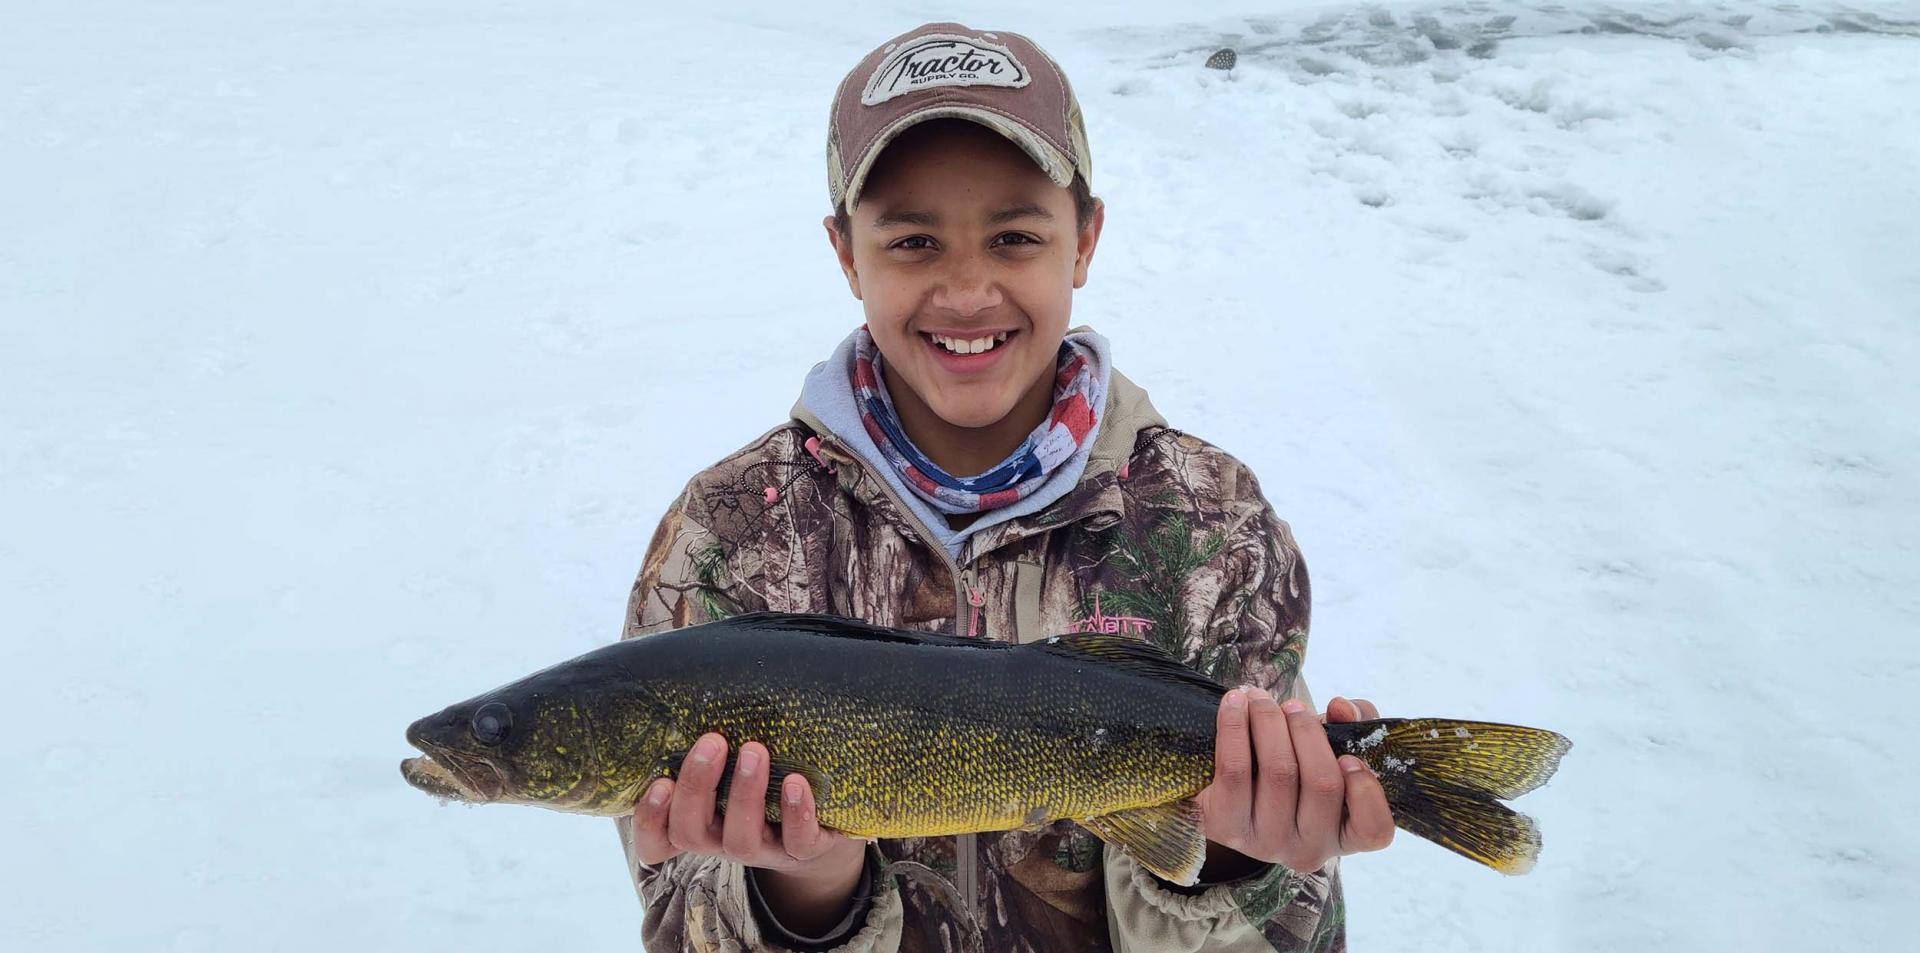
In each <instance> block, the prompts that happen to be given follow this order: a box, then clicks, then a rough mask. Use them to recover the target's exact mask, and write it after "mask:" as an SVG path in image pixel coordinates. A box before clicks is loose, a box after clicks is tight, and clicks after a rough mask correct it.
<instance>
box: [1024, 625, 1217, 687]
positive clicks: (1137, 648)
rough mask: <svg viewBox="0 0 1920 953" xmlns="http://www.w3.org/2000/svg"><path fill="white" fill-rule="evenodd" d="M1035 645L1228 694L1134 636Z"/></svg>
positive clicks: (1066, 638)
mask: <svg viewBox="0 0 1920 953" xmlns="http://www.w3.org/2000/svg"><path fill="white" fill-rule="evenodd" d="M1031 644H1032V645H1033V646H1034V647H1035V648H1037V649H1039V650H1040V651H1042V652H1047V653H1049V654H1052V655H1057V656H1060V657H1061V658H1067V659H1075V660H1087V661H1092V662H1098V663H1100V664H1102V665H1108V666H1112V667H1113V668H1118V669H1123V670H1125V671H1129V672H1134V673H1137V674H1140V675H1145V676H1147V677H1149V678H1159V679H1166V680H1169V681H1174V682H1181V683H1184V684H1187V685H1192V686H1195V687H1197V688H1204V689H1206V690H1208V691H1210V692H1212V693H1213V694H1214V696H1215V697H1219V696H1221V695H1224V694H1226V692H1227V689H1226V687H1225V686H1223V685H1221V684H1220V683H1219V682H1216V681H1214V680H1213V679H1211V678H1208V677H1206V676H1205V675H1202V674H1200V673H1199V672H1196V671H1194V670H1193V669H1190V668H1188V667H1186V666H1185V665H1182V664H1180V660H1179V659H1176V658H1174V657H1173V656H1171V655H1168V654H1167V653H1166V652H1165V651H1163V650H1162V649H1161V648H1160V647H1159V646H1157V645H1154V644H1153V643H1151V642H1148V641H1146V640H1144V639H1138V638H1134V637H1133V636H1130V635H1115V634H1112V633H1107V632H1073V633H1069V634H1067V635H1056V636H1053V637H1051V638H1046V639H1042V640H1040V641H1038V642H1034V643H1031Z"/></svg>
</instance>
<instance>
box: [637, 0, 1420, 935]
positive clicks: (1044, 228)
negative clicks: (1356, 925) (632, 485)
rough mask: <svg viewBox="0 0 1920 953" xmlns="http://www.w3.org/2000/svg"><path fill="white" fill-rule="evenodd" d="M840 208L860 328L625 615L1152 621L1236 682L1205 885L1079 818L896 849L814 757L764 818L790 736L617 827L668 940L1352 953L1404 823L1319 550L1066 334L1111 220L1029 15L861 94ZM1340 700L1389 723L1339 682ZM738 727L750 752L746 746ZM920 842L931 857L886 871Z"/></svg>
mask: <svg viewBox="0 0 1920 953" xmlns="http://www.w3.org/2000/svg"><path fill="white" fill-rule="evenodd" d="M827 152H828V156H827V167H828V180H829V190H830V193H831V197H832V199H833V200H834V203H835V210H834V214H833V215H832V216H829V217H828V218H827V219H826V220H825V222H824V225H825V227H826V231H827V238H828V240H829V242H830V243H831V244H832V246H833V249H834V253H835V255H836V257H837V258H838V260H839V263H840V268H841V271H842V272H843V274H844V275H845V277H846V280H847V284H848V287H849V289H850V290H851V291H852V292H853V295H854V297H855V298H857V299H859V300H860V301H861V303H862V307H863V309H864V311H865V316H866V323H865V325H864V326H862V327H861V328H860V329H858V330H856V331H855V332H854V333H853V334H851V335H849V336H848V337H847V339H846V340H845V341H843V342H842V343H841V345H840V347H839V348H838V350H837V351H836V353H835V354H834V355H833V356H832V358H830V359H829V360H827V361H826V362H824V363H822V364H819V365H816V366H815V367H814V369H813V371H812V372H811V373H810V374H809V375H808V377H807V380H806V383H805V386H804V388H803V390H802V392H801V396H800V400H799V402H798V403H797V404H796V405H795V406H794V408H793V410H792V414H791V417H792V419H790V420H788V421H787V422H786V423H784V424H782V425H780V426H778V427H775V428H774V429H773V430H771V431H768V432H767V433H765V434H763V435H761V436H760V437H759V438H758V439H756V440H754V441H753V442H752V443H750V444H749V445H747V446H746V447H745V448H743V449H741V450H739V451H737V452H736V453H734V454H732V455H731V456H729V457H727V458H726V459H724V460H722V461H720V462H719V463H717V464H715V465H713V466H711V467H709V468H707V469H706V470H703V471H702V472H700V473H699V474H698V475H696V476H695V477H694V478H693V480H692V481H691V482H690V483H689V484H688V485H687V487H686V489H685V491H683V492H682V494H681V495H680V497H679V498H678V499H677V500H676V501H675V502H674V504H673V505H672V507H671V508H670V510H669V511H668V513H667V515H666V517H665V518H664V519H663V520H662V521H661V524H660V527H659V529H658V530H657V531H656V532H655V534H654V537H653V541H652V544H651V546H650V547H649V549H648V553H647V556H646V560H645V564H644V566H643V568H642V570H641V572H640V577H639V580H638V581H637V582H636V584H635V586H634V589H633V594H632V599H631V601H630V603H629V607H628V616H627V623H626V631H625V635H626V636H627V637H637V636H643V635H646V634H648V633H651V632H656V631H660V630H662V629H667V628H675V627H679V626H684V625H690V624H693V623H697V622H703V621H708V620H711V619H715V618H720V617H724V616H726V615H730V614H733V613H738V612H746V611H753V610H759V609H774V610H782V611H802V612H832V613H836V614H840V615H847V616H853V617H857V618H861V619H866V620H869V621H872V622H877V623H880V624H883V625H892V626H902V627H908V628H918V629H928V630H934V631H946V632H952V633H956V634H961V635H970V636H974V637H977V638H990V639H1003V640H1008V641H1017V642H1027V641H1032V640H1035V639H1040V638H1045V637H1046V636H1049V635H1054V634H1057V633H1060V632H1066V631H1076V630H1085V629H1089V628H1095V629H1099V630H1102V631H1110V632H1112V631H1117V632H1126V633H1131V634H1136V635H1138V636H1139V637H1141V638H1144V639H1148V640H1151V641H1153V642H1155V643H1156V644H1158V645H1160V646H1162V647H1164V648H1166V649H1167V650H1168V651H1170V652H1172V653H1173V654H1174V655H1176V656H1177V657H1179V658H1181V659H1183V660H1185V661H1187V662H1188V663H1189V664H1192V665H1194V666H1195V667H1197V668H1199V669H1200V670H1201V671H1203V672H1206V673H1207V674H1209V675H1211V676H1213V677H1214V678H1216V679H1219V680H1221V681H1223V682H1225V683H1227V684H1230V685H1233V684H1239V685H1245V686H1248V687H1246V688H1243V689H1238V690H1235V691H1231V692H1228V693H1227V695H1226V697H1225V698H1224V699H1223V700H1222V703H1221V708H1220V714H1219V732H1218V735H1219V737H1218V740H1217V742H1216V751H1215V779H1214V782H1213V784H1212V785H1211V786H1209V787H1208V788H1207V789H1206V791H1204V792H1202V794H1201V796H1200V803H1201V806H1202V811H1203V817H1204V820H1203V829H1204V831H1205V833H1206V835H1207V838H1208V840H1209V842H1210V843H1209V846H1208V854H1207V861H1206V865H1205V868H1204V869H1203V870H1202V872H1201V880H1200V884H1199V885H1198V886H1196V887H1192V888H1180V887H1176V886H1173V885H1171V884H1168V883H1165V882H1162V881H1160V880H1158V879H1157V878H1155V877H1154V876H1153V875H1151V874H1149V873H1147V872H1146V871H1144V870H1143V869H1141V868H1140V867H1139V866H1138V865H1136V864H1134V863H1133V862H1132V860H1131V859H1130V858H1129V857H1127V856H1126V855H1125V854H1124V853H1123V852H1121V851H1118V850H1106V849H1103V847H1102V845H1101V844H1100V843H1099V842H1098V841H1097V840H1094V839H1093V838H1092V835H1090V834H1088V833H1087V832H1086V831H1084V830H1082V829H1080V828H1079V827H1077V826H1075V825H1073V824H1072V823H1070V822H1061V823H1058V824H1054V825H1051V826H1048V827H1045V828H1042V829H1038V830H1023V831H1015V832H1010V833H1006V834H981V835H967V836H961V837H948V838H910V839H904V840H897V841H884V842H880V843H878V844H877V845H872V846H869V845H867V844H866V843H864V842H861V841H857V840H853V839H850V838H847V837H844V836H841V835H838V834H835V833H832V832H830V831H822V830H821V829H820V827H819V824H818V821H817V818H816V817H815V815H814V811H813V801H812V792H811V791H809V790H808V789H807V783H806V781H805V779H804V778H801V777H799V776H798V775H793V776H789V777H788V778H787V779H786V781H785V783H784V784H783V785H782V788H781V790H780V791H779V792H778V795H779V796H780V797H781V798H782V802H783V803H782V806H783V811H782V813H783V817H784V818H785V821H784V823H782V824H780V825H777V826H775V825H768V824H767V823H766V822H765V820H764V819H763V817H762V812H761V807H760V805H761V804H762V800H763V795H764V793H765V792H766V791H767V787H768V784H769V781H768V777H769V771H768V753H767V751H766V749H765V748H764V747H763V746H761V745H760V744H759V743H758V742H755V741H751V740H748V739H733V740H732V742H731V743H735V744H738V745H739V746H738V749H737V755H738V756H737V763H736V766H735V771H734V774H733V777H732V782H731V783H732V785H733V786H732V796H731V797H729V798H728V799H727V801H728V803H727V806H726V809H725V812H724V815H723V816H716V809H715V794H716V791H717V789H718V788H719V786H720V777H721V771H722V769H723V767H724V765H725V761H726V756H727V753H728V750H729V747H728V746H729V743H730V742H729V740H728V739H723V738H720V737H719V736H717V735H709V736H707V737H704V738H701V739H699V740H698V741H697V742H696V743H695V745H694V746H693V748H692V749H691V750H690V752H689V755H688V758H687V760H686V762H685V764H684V766H683V768H682V770H681V772H680V774H679V776H678V777H677V779H675V780H667V779H661V780H659V781H657V782H655V784H654V785H653V787H651V788H649V789H648V790H647V791H646V792H645V793H644V794H643V795H642V797H641V799H640V802H639V803H638V804H636V806H635V810H634V815H633V818H632V819H631V821H629V820H627V819H624V818H623V819H621V821H620V825H621V839H622V842H623V844H624V846H625V848H626V851H627V856H628V861H629V867H630V869H632V870H634V872H635V878H636V885H637V887H638V889H639V892H640V895H641V899H642V901H643V902H644V904H645V906H646V927H645V940H646V944H647V948H648V949H652V950H668V949H692V950H780V949H799V950H827V949H833V950H846V951H859V953H866V951H883V953H890V951H893V950H911V951H923V950H924V951H936V950H940V951H944V950H956V949H960V948H962V945H963V944H964V942H965V938H966V937H967V935H968V931H969V929H970V928H971V927H970V925H969V924H970V922H972V923H977V924H979V925H980V927H981V928H982V929H983V930H984V931H985V937H984V938H985V942H986V947H987V948H988V949H990V950H994V951H996V953H998V951H1024V950H1034V951H1039V950H1048V951H1052V950H1108V949H1132V950H1155V951H1161V950H1195V951H1199V950H1206V951H1227V950H1236V951H1237V950H1270V949H1278V950H1288V951H1291V950H1337V949H1342V948H1344V945H1345V939H1344V936H1345V934H1344V908H1343V905H1342V900H1341V895H1340V889H1339V881H1338V876H1337V872H1336V866H1335V863H1334V858H1336V857H1338V856H1340V855H1342V854H1346V853H1352V852H1355V851H1360V850H1377V849H1379V848H1381V847H1383V846H1385V845H1386V843H1387V842H1388V841H1389V840H1390V839H1391V837H1392V833H1393V822H1392V817H1391V815H1390V814H1389V813H1388V810H1387V806H1386V800H1385V797H1384V795H1383V794H1382V792H1381V788H1380V785H1379V782H1378V781H1377V780H1376V779H1375V778H1374V777H1373V775H1372V774H1371V773H1370V772H1368V771H1367V770H1366V769H1365V768H1364V767H1363V766H1361V765H1360V763H1359V762H1358V761H1357V760H1355V759H1352V758H1343V759H1341V760H1340V761H1339V762H1336V760H1335V759H1334V757H1333V754H1332V752H1331V750H1330V749H1329V747H1328V744H1327V741H1326V737H1325V734H1324V732H1323V730H1322V728H1321V721H1320V719H1321V716H1319V715H1316V714H1315V713H1314V712H1313V710H1312V708H1311V707H1310V701H1309V699H1308V697H1307V694H1306V689H1305V686H1304V685H1303V684H1302V683H1301V681H1300V680H1299V679H1298V677H1297V674H1298V671H1299V667H1300V661H1301V656H1302V653H1303V651H1304V649H1305V646H1306V634H1307V615H1308V588H1307V577H1306V571H1305V569H1304V567H1303V566H1302V564H1301V561H1300V555H1299V551H1298V549H1297V547H1296V546H1295V544H1294V541H1293V538H1292V535H1291V533H1290V531H1289V530H1288V528H1287V525H1286V524H1285V523H1284V522H1282V521H1281V520H1280V519H1279V517H1278V516H1276V515H1275V514H1274V512H1273V510H1272V508H1271V507H1270V506H1269V505H1268V504H1267V502H1266V501H1265V499H1263V498H1262V497H1261V495H1260V491H1259V487H1258V485H1257V484H1256V483H1255V481H1254V478H1253V475H1252V473H1250V472H1249V471H1248V470H1247V469H1246V467H1245V466H1244V465H1242V464H1241V463H1240V462H1239V461H1237V460H1235V459H1234V458H1232V457H1230V456H1228V455H1227V454H1226V453H1224V452H1222V451H1221V450H1219V449H1217V448H1215V447H1213V446H1211V445H1209V444H1207V443H1205V442H1203V441H1201V440H1199V439H1196V438H1194V437H1192V436H1189V435H1187V434H1184V433H1182V432H1180V431H1177V430H1173V429H1171V428H1169V427H1168V426H1167V425H1166V421H1165V420H1163V419H1162V418H1161V417H1160V415H1159V414H1158V413H1157V412H1155V411H1154V409H1153V407H1152V405H1151V404H1150V403H1148V401H1147V397H1146V394H1145V392H1144V391H1142V390H1141V389H1140V388H1138V387H1137V386H1135V385H1133V384H1132V383H1131V382H1129V381H1128V380H1127V379H1126V378H1125V377H1123V376H1122V375H1121V374H1120V373H1119V372H1118V371H1117V370H1115V369H1114V368H1113V360H1112V354H1111V350H1110V348H1109V345H1108V343H1107V341H1106V339H1105V338H1103V337H1101V336H1100V335H1099V334H1096V333H1094V332H1093V331H1092V330H1090V329H1086V328H1076V329H1073V330H1071V331H1070V330H1069V328H1068V324H1069V322H1068V317H1069V313H1070V311H1071V306H1072V298H1073V289H1075V288H1078V287H1081V286H1082V285H1084V284H1085V282H1086V278H1087V269H1088V266H1089V264H1090V263H1091V261H1092V259H1093V253H1094V248H1095V246H1096V244H1097V243H1098V241H1099V237H1100V230H1101V226H1102V223H1103V221H1104V208H1103V206H1102V205H1101V203H1100V202H1099V200H1098V199H1095V198H1094V197H1093V196H1092V195H1091V193H1090V191H1089V180H1090V176H1089V170H1090V168H1091V163H1090V160H1089V156H1088V152H1087V142H1086V135H1085V132H1084V130H1083V128H1082V124H1081V119H1080V111H1079V106H1078V104H1077V102H1076V101H1075V99H1074V97H1073V94H1072V92H1071V89H1070V88H1069V87H1068V85H1067V82H1066V78H1065V77H1064V76H1063V75H1062V74H1061V72H1060V70H1059V68H1058V66H1057V65H1056V64H1055V63H1054V62H1053V61H1052V60H1051V59H1050V58H1049V57H1048V56H1047V55H1046V54H1045V53H1043V52H1041V51H1040V50H1039V48H1038V47H1036V46H1034V45H1033V43H1032V42H1031V41H1029V40H1027V39H1026V38H1024V37H1021V36H1018V35H1015V34H1011V33H987V32H980V31H976V30H971V29H968V28H966V27H964V26H961V25H959V24H955V23H934V24H928V25H926V26H922V27H920V28H918V29H916V30H913V31H911V32H909V33H907V34H904V35H902V36H900V37H898V38H896V39H895V40H893V41H892V42H890V43H888V44H886V45H885V46H883V47H881V48H880V49H877V50H875V51H873V52H872V53H870V54H868V56H867V57H866V58H865V59H864V60H863V61H862V62H861V63H860V64H859V65H857V66H855V67H854V69H853V71H852V72H850V73H848V74H847V77H846V79H845V80H843V81H842V82H841V84H840V88H839V90H838V92H837V93H836V95H835V100H834V105H833V112H832V119H831V123H830V128H829V133H828V149H827ZM1325 717H1327V718H1330V719H1333V720H1337V721H1351V720H1357V719H1360V718H1371V717H1378V714H1377V712H1375V710H1374V709H1373V706H1372V705H1370V704H1368V703H1366V702H1364V701H1356V702H1347V701H1344V700H1341V699H1335V700H1334V702H1333V703H1332V704H1331V705H1330V706H1329V711H1328V712H1327V714H1326V716H1325ZM740 742H745V743H740ZM902 859H910V860H913V861H917V862H919V863H922V864H925V865H927V866H929V867H931V868H932V869H933V870H935V871H937V872H939V873H940V874H941V875H942V876H943V877H944V878H945V880H947V881H950V882H951V883H952V885H953V888H954V889H953V890H952V891H947V890H945V889H943V888H942V886H941V885H940V884H939V883H938V881H937V880H934V879H932V878H925V877H917V878H911V879H908V878H899V879H898V882H896V878H895V877H891V876H883V875H882V873H881V868H882V866H883V865H884V864H887V863H890V862H892V861H896V860H902Z"/></svg>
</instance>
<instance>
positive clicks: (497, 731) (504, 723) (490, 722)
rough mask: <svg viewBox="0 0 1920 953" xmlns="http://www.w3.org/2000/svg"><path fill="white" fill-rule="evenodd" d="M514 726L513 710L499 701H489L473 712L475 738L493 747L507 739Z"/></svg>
mask: <svg viewBox="0 0 1920 953" xmlns="http://www.w3.org/2000/svg"><path fill="white" fill-rule="evenodd" d="M512 728H513V710H512V709H510V708H508V707H507V706H505V705H502V704H500V703H499V702H488V703H486V704H484V705H481V706H480V710H479V711H476V712H474V713H473V738H474V740H475V741H478V742H480V743H481V744H483V745H486V746H487V747H489V748H491V747H494V746H496V745H498V744H500V743H501V742H503V741H505V740H507V732H508V731H509V730H511V729H512Z"/></svg>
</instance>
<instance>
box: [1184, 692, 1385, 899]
mask: <svg viewBox="0 0 1920 953" xmlns="http://www.w3.org/2000/svg"><path fill="white" fill-rule="evenodd" d="M1378 717H1380V712H1379V710H1378V709H1376V708H1374V706H1373V703H1372V702H1369V701H1367V700H1365V699H1355V700H1353V701H1348V700H1346V699H1344V698H1340V697H1337V696H1336V697H1335V698H1334V699H1333V700H1332V701H1330V702H1328V703H1327V713H1326V716H1325V720H1326V721H1328V722H1349V721H1365V720H1369V719H1373V718H1378ZM1198 800H1199V803H1200V811H1201V817H1202V820H1201V830H1202V831H1203V832H1204V833H1205V834H1206V836H1207V839H1208V840H1209V841H1212V842H1213V844H1215V845H1218V846H1219V847H1225V848H1228V849H1230V850H1232V851H1235V852H1238V853H1240V854H1243V855H1245V856H1246V857H1249V858H1252V859H1253V860H1257V861H1262V862H1265V863H1277V864H1280V865H1282V866H1285V867H1286V868H1287V869H1289V870H1293V871H1297V872H1301V873H1307V872H1311V871H1315V870H1319V869H1320V868H1321V867H1324V866H1326V863H1327V861H1328V860H1330V859H1332V858H1334V857H1339V856H1343V855H1345V854H1355V853H1360V852H1362V851H1371V850H1379V849H1381V848H1383V847H1385V846H1387V845H1388V844H1389V843H1391V842H1392V841H1393V812H1392V811H1391V810H1389V809H1388V807H1387V795H1386V792H1385V791H1384V790H1382V789H1381V787H1380V780H1379V779H1378V778H1376V777H1374V775H1373V772H1372V771H1371V770H1369V769H1368V768H1367V766H1366V765H1365V764H1363V763H1362V762H1361V761H1360V759H1359V758H1356V757H1354V756H1352V755H1345V756H1342V757H1340V758H1339V759H1337V760H1336V759H1335V758H1334V755H1333V747H1332V746H1331V745H1330V744H1329V743H1328V742H1327V732H1326V728H1325V726H1324V725H1323V723H1322V719H1321V716H1319V715H1316V714H1314V712H1313V711H1312V710H1310V709H1308V708H1307V706H1305V705H1303V704H1301V703H1300V702H1298V701H1293V700H1288V701H1287V702H1286V703H1284V704H1278V703H1276V702H1275V701H1274V699H1273V696H1271V695H1269V694H1268V693H1267V692H1266V691H1265V690H1264V689H1259V688H1240V689H1235V690H1233V691H1230V692H1228V693H1227V694H1226V696H1225V697H1223V698H1221V700H1220V712H1219V716H1218V722H1217V734H1216V736H1215V739H1214V748H1213V783H1212V784H1209V785H1207V787H1206V789H1205V790H1203V791H1201V792H1200V794H1199V797H1198ZM1218 853H1219V852H1218V850H1217V848H1214V847H1212V846H1210V848H1209V850H1208V863H1207V866H1208V868H1210V869H1211V868H1214V867H1215V866H1216V863H1215V862H1216V860H1217V859H1219V858H1217V856H1216V855H1217V854H1218ZM1229 866H1231V865H1229ZM1209 872H1210V873H1213V872H1215V871H1211V870H1210V871H1209Z"/></svg>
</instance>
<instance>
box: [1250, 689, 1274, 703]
mask: <svg viewBox="0 0 1920 953" xmlns="http://www.w3.org/2000/svg"><path fill="white" fill-rule="evenodd" d="M1247 694H1248V695H1250V696H1252V697H1254V698H1257V699H1260V700H1261V701H1273V696H1272V695H1269V694H1267V690H1266V689H1264V688H1260V687H1258V686H1255V687H1253V688H1249V689H1247Z"/></svg>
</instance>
